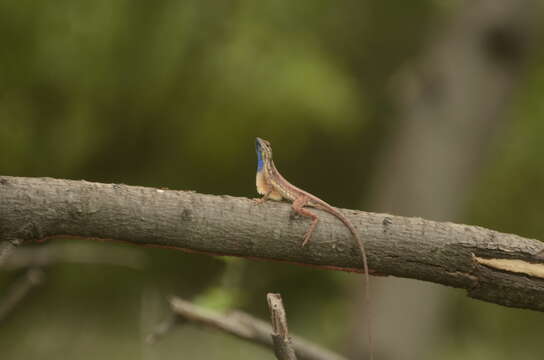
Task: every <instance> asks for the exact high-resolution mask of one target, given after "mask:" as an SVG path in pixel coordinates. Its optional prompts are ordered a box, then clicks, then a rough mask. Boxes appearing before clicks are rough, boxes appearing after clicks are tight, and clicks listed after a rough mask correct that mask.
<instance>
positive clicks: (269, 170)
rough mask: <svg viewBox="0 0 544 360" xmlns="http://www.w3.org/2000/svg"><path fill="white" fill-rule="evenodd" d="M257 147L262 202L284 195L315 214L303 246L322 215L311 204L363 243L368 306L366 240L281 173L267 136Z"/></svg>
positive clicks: (297, 209)
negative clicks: (330, 215) (343, 226)
mask: <svg viewBox="0 0 544 360" xmlns="http://www.w3.org/2000/svg"><path fill="white" fill-rule="evenodd" d="M256 147H257V157H258V164H257V192H258V193H259V194H261V195H263V197H262V198H261V199H259V200H258V203H263V202H265V201H267V200H268V199H272V200H278V201H279V200H282V199H286V200H289V201H291V202H292V203H293V204H292V207H293V210H294V211H295V212H297V213H298V214H300V215H303V216H307V217H310V218H312V223H311V224H310V227H309V228H308V230H307V231H306V234H304V240H303V242H302V246H304V245H306V244H307V243H308V241H310V238H311V237H312V233H313V232H314V230H315V228H316V226H317V224H318V222H319V217H318V216H317V215H316V214H314V213H313V212H311V211H309V210H307V209H305V208H304V207H306V206H310V207H314V208H317V209H321V210H324V211H326V212H328V213H330V214H332V215H334V216H335V217H337V218H338V219H339V220H340V221H342V223H343V224H344V225H345V226H346V227H347V228H348V229H349V231H350V232H351V234H352V235H353V237H354V239H355V240H356V241H357V245H358V246H359V249H360V251H361V257H362V259H363V270H364V274H365V275H364V276H365V290H366V291H365V293H366V304H367V306H370V297H369V292H370V278H369V275H368V263H367V257H366V251H365V247H364V243H363V240H362V239H361V237H360V236H359V235H358V234H357V232H356V231H355V228H354V227H353V224H352V223H351V222H350V221H349V220H348V219H347V218H346V217H345V216H344V215H342V214H341V213H340V212H339V211H338V210H336V209H335V208H333V207H332V206H331V205H329V204H327V203H326V202H325V201H323V200H321V199H320V198H318V197H316V196H314V195H312V194H310V193H308V192H306V191H304V190H302V189H299V188H298V187H296V186H294V185H293V184H291V183H290V182H288V181H287V180H285V178H284V177H283V176H281V174H280V173H279V171H278V169H276V166H275V165H274V161H273V160H272V147H271V145H270V142H268V141H266V140H263V139H261V138H257V141H256ZM368 314H370V310H369V311H368ZM368 327H369V329H368V333H369V347H370V359H372V358H373V354H372V338H371V329H370V328H371V325H370V320H369V321H368Z"/></svg>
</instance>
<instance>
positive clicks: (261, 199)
mask: <svg viewBox="0 0 544 360" xmlns="http://www.w3.org/2000/svg"><path fill="white" fill-rule="evenodd" d="M271 193H272V190H270V191H267V192H266V194H264V195H263V197H262V198H260V199H254V200H255V203H256V204H257V205H259V204H262V203H264V202H265V201H267V200H268V198H269V197H270V194H271Z"/></svg>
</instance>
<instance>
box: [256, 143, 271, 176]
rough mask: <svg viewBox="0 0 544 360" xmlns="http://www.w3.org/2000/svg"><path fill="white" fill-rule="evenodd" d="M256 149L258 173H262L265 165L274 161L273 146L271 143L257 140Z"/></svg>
mask: <svg viewBox="0 0 544 360" xmlns="http://www.w3.org/2000/svg"><path fill="white" fill-rule="evenodd" d="M255 149H256V150H257V171H261V170H262V169H263V167H264V163H265V162H266V161H268V160H271V159H272V146H271V145H270V142H268V141H266V140H264V139H261V138H257V139H256V140H255Z"/></svg>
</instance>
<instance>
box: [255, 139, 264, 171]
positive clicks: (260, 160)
mask: <svg viewBox="0 0 544 360" xmlns="http://www.w3.org/2000/svg"><path fill="white" fill-rule="evenodd" d="M255 148H256V150H257V171H261V170H262V169H263V167H264V161H263V155H262V154H261V147H260V146H259V144H258V143H257V145H256V147H255Z"/></svg>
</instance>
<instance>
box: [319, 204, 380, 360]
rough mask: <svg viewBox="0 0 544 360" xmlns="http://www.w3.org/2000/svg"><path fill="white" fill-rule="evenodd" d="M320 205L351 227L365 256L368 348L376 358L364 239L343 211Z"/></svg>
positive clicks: (363, 256)
mask: <svg viewBox="0 0 544 360" xmlns="http://www.w3.org/2000/svg"><path fill="white" fill-rule="evenodd" d="M319 205H320V206H322V207H324V208H325V210H328V211H329V212H330V213H331V214H333V215H334V216H336V217H337V218H338V220H340V221H341V222H342V223H343V224H344V225H346V227H347V228H348V229H349V231H350V232H351V234H352V235H353V238H354V239H355V241H357V245H358V246H359V250H360V251H361V257H362V258H363V271H364V272H365V274H364V277H365V303H366V306H367V321H366V325H367V332H368V348H369V353H370V360H372V359H374V349H373V348H374V347H373V341H372V316H371V315H372V311H371V303H370V276H369V274H368V262H367V257H366V250H365V244H364V242H363V239H361V237H360V236H359V234H357V231H356V230H355V228H354V227H353V224H352V223H351V222H350V221H349V220H348V219H347V218H346V217H345V216H344V215H342V213H340V212H339V211H338V210H336V209H335V208H333V207H332V206H330V205H329V204H327V203H325V202H323V204H321V203H320V204H319Z"/></svg>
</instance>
